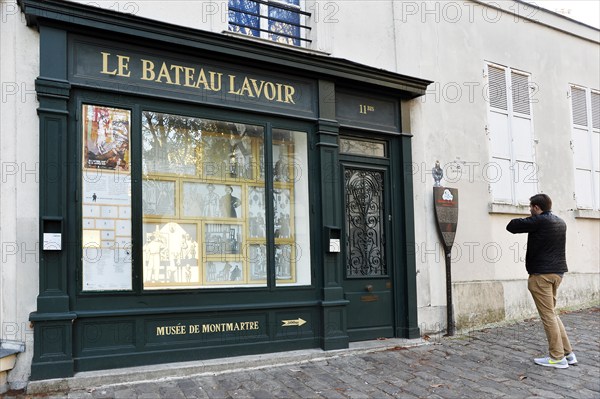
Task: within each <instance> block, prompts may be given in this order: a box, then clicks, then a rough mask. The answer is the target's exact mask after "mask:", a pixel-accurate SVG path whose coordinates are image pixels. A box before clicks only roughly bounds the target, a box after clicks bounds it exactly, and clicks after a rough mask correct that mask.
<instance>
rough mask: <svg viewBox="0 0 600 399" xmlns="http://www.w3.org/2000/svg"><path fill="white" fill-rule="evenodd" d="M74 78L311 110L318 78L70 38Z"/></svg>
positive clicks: (246, 104) (256, 105)
mask: <svg viewBox="0 0 600 399" xmlns="http://www.w3.org/2000/svg"><path fill="white" fill-rule="evenodd" d="M71 46H72V49H73V51H72V52H71V53H70V54H71V68H70V71H71V80H72V81H73V82H76V83H83V84H85V85H93V86H97V85H98V84H102V85H103V86H108V87H109V88H112V89H117V90H120V91H128V92H132V93H133V94H138V93H136V92H139V93H141V94H150V93H153V92H154V93H156V94H159V95H168V96H170V97H172V96H173V93H177V96H178V97H183V98H189V99H193V100H195V101H198V100H201V101H203V102H209V103H221V104H228V105H231V104H236V105H238V106H243V107H249V108H261V107H267V108H275V109H285V110H286V111H287V112H292V113H295V114H301V115H313V114H314V105H313V101H312V93H313V91H314V82H311V81H310V80H303V79H297V78H294V79H291V78H289V77H286V76H283V75H279V74H275V73H269V74H267V73H265V72H263V71H259V70H251V69H250V68H246V67H243V69H241V68H242V67H235V66H232V65H230V64H225V63H218V62H215V61H212V60H211V61H210V62H207V61H205V60H202V61H200V60H198V59H196V58H193V57H189V58H181V56H175V55H173V54H166V55H164V56H163V55H157V54H150V53H146V52H144V51H142V50H139V49H137V48H136V49H127V48H115V47H113V46H110V44H107V45H100V44H96V43H94V44H92V43H89V42H87V41H86V42H83V41H79V40H73V41H72V42H71Z"/></svg>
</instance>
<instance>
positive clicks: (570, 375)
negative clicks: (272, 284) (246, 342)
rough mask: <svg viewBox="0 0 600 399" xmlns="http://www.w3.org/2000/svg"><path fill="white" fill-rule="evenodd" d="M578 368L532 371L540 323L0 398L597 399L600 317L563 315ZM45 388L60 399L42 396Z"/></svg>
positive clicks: (88, 380)
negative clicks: (532, 398) (537, 398)
mask: <svg viewBox="0 0 600 399" xmlns="http://www.w3.org/2000/svg"><path fill="white" fill-rule="evenodd" d="M561 319H562V321H563V323H564V324H565V328H566V329H567V332H568V333H569V338H570V339H571V343H572V344H573V347H574V349H575V353H576V354H577V359H578V360H579V365H577V366H571V367H569V368H568V369H564V370H559V369H553V368H546V367H541V366H537V365H535V364H534V363H533V360H532V359H533V358H534V357H538V356H545V355H546V338H545V334H544V331H543V327H542V324H541V321H540V320H539V319H537V318H536V319H532V320H526V321H523V322H520V323H517V324H513V325H509V326H503V327H496V328H490V329H486V330H481V331H474V332H471V333H469V334H466V335H460V336H455V337H451V338H438V339H433V338H432V339H429V340H427V341H423V340H399V339H398V340H396V339H393V340H381V341H369V342H365V343H357V344H353V346H352V347H351V348H350V349H347V350H341V351H331V352H323V351H320V350H310V351H297V352H285V353H279V354H270V355H261V356H254V357H252V356H248V357H240V358H235V359H221V360H216V361H206V362H189V363H183V364H181V363H179V364H169V365H159V366H152V367H144V368H132V369H126V370H115V371H109V372H106V371H105V372H102V373H98V372H93V373H78V375H77V376H76V377H73V378H70V379H64V380H51V381H47V382H44V384H42V383H40V382H33V383H32V384H30V386H29V388H28V393H27V394H23V393H21V394H20V395H16V394H15V393H13V394H7V395H5V397H6V398H19V399H21V398H45V397H51V398H56V399H59V398H61V399H62V398H69V399H79V398H86V399H88V398H89V399H95V398H124V399H125V398H126V399H129V398H169V399H171V398H264V399H271V398H276V399H280V398H339V399H347V398H352V399H358V398H377V399H379V398H529V397H542V398H600V308H590V309H585V310H581V311H575V312H568V313H563V314H562V315H561ZM44 387H45V388H49V387H51V388H52V389H53V390H54V391H59V392H58V393H47V391H46V393H44V392H42V391H43V388H44Z"/></svg>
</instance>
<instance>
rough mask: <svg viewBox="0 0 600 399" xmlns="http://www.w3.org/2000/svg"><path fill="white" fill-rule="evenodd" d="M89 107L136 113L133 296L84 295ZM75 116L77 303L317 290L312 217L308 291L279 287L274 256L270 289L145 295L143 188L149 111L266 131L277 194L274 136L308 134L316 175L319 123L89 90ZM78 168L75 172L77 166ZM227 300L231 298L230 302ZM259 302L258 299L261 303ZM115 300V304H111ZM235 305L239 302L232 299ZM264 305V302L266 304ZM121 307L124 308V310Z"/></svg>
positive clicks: (80, 94) (74, 107)
mask: <svg viewBox="0 0 600 399" xmlns="http://www.w3.org/2000/svg"><path fill="white" fill-rule="evenodd" d="M84 104H87V105H95V106H104V107H111V108H122V109H126V110H129V111H130V113H131V132H130V151H131V165H130V173H131V175H130V181H131V193H132V194H131V195H132V197H131V207H132V212H131V237H132V238H131V240H132V258H133V259H132V262H131V270H132V272H131V276H132V284H131V287H132V288H131V290H84V289H83V261H82V255H83V250H82V245H81V244H82V237H81V236H82V230H83V225H82V224H83V217H82V201H81V195H82V177H83V175H82V173H83V168H82V166H83V158H82V155H83V154H82V150H83V148H82V146H83V131H82V123H83V118H84V117H85V116H84V115H83V114H82V110H83V106H84ZM70 110H71V112H72V115H75V117H74V118H71V122H70V129H71V131H73V132H75V134H73V135H71V139H70V140H69V144H68V145H69V147H70V148H71V150H70V151H69V153H70V154H72V156H73V158H71V162H70V163H69V165H70V168H69V170H70V172H69V174H70V176H71V177H70V179H69V182H70V183H69V185H70V186H71V187H73V188H74V190H73V191H74V195H73V197H72V199H69V203H70V204H72V205H73V206H69V208H70V209H69V220H70V222H69V224H70V226H71V227H70V231H71V235H70V238H69V240H70V242H73V243H76V245H74V246H73V251H71V253H72V259H73V262H70V264H71V265H73V266H72V267H69V274H70V275H71V282H72V283H71V284H70V289H72V290H73V291H74V293H75V294H76V295H75V296H76V298H77V299H76V302H87V300H88V299H89V300H92V301H93V299H94V298H108V297H111V298H112V297H114V298H123V297H131V299H133V298H135V297H139V296H140V295H141V296H144V297H159V296H165V295H167V296H173V297H179V298H181V297H182V296H184V297H185V296H187V295H190V294H191V295H199V294H200V295H204V294H206V295H208V296H211V295H212V296H213V297H215V298H217V297H221V296H222V295H223V293H224V292H226V293H228V295H229V296H231V297H236V296H237V295H231V293H232V292H234V293H236V294H240V295H243V294H245V293H250V292H264V293H267V294H268V293H270V292H273V291H276V292H279V291H285V292H292V291H307V290H314V288H315V286H316V284H317V281H316V273H315V265H316V264H317V262H316V259H317V258H316V256H317V254H318V244H317V242H318V241H317V234H316V231H315V222H316V220H315V219H314V217H312V216H313V214H312V212H311V213H310V215H311V217H310V218H309V219H310V220H309V224H308V226H309V232H308V234H309V240H310V247H311V250H310V254H309V261H308V263H309V266H308V267H309V270H308V273H309V274H310V282H309V283H308V284H304V285H279V284H277V280H276V272H275V265H274V264H273V258H274V256H273V255H270V256H269V258H268V260H267V271H268V275H267V283H266V285H256V286H254V285H250V286H238V287H223V288H221V287H214V288H212V287H211V288H204V287H198V288H185V289H175V290H174V289H152V290H148V289H144V281H143V261H142V259H143V258H142V257H143V249H142V246H143V223H144V215H143V211H142V184H143V183H142V182H143V173H142V172H143V171H142V153H141V145H142V137H141V129H142V121H141V117H142V112H143V111H145V110H152V111H155V112H162V113H169V114H174V115H182V116H186V117H194V118H202V119H211V120H221V121H226V122H230V123H246V124H252V125H259V126H262V127H264V129H265V130H264V131H265V137H264V146H265V148H264V156H265V160H264V162H265V165H268V167H266V169H265V182H264V183H265V191H266V192H267V193H268V192H270V191H269V189H272V186H273V182H272V173H273V167H274V163H273V162H272V143H273V140H272V131H273V130H274V129H285V130H292V131H300V132H305V134H306V146H307V148H306V151H307V158H308V159H307V163H308V167H309V169H310V165H311V162H314V159H315V156H316V155H315V154H314V151H315V149H314V146H313V145H311V143H312V142H313V140H314V133H315V127H314V123H311V122H310V121H303V120H297V119H291V118H290V119H288V118H286V117H278V116H276V115H273V116H266V115H264V114H258V113H250V112H248V111H242V110H227V109H215V108H213V107H207V106H204V105H202V104H181V103H176V102H173V101H169V100H167V99H149V98H140V97H137V96H135V95H131V96H129V95H119V96H114V95H111V94H109V93H98V92H91V91H88V90H85V89H81V90H74V93H73V96H72V100H71V102H70ZM71 165H72V166H74V167H72V166H71ZM307 186H308V187H307V188H308V200H309V208H310V209H312V207H310V204H312V203H314V201H315V198H316V197H315V196H316V195H317V193H316V190H317V183H316V182H314V179H310V178H308V181H307ZM265 200H266V203H267V204H269V201H271V202H272V201H273V197H272V196H271V195H269V194H267V197H266V198H265ZM269 208H272V205H271V206H267V209H266V214H267V219H269V215H270V214H272V209H271V210H270V209H269ZM271 225H272V223H270V222H267V226H266V227H267V229H268V230H267V237H266V245H267V251H268V253H269V254H271V253H273V254H274V251H275V246H276V242H275V239H274V237H273V231H272V230H273V229H272V228H271V227H272V226H271ZM226 298H227V299H228V298H229V297H226ZM258 298H259V297H257V300H259V299H258ZM111 300H112V299H111ZM231 300H233V299H231ZM263 300H264V298H263ZM131 306H132V307H135V306H136V305H135V303H134V302H132V304H131ZM119 307H123V306H122V305H119Z"/></svg>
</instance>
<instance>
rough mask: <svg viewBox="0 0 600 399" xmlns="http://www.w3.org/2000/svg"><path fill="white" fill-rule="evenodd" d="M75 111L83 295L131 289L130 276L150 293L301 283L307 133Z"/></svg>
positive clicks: (306, 230) (306, 240)
mask: <svg viewBox="0 0 600 399" xmlns="http://www.w3.org/2000/svg"><path fill="white" fill-rule="evenodd" d="M82 115H83V118H82V119H83V121H82V142H83V151H82V158H83V159H82V192H83V201H82V216H83V218H82V247H83V256H82V259H83V261H82V281H83V284H82V290H83V291H128V290H133V287H134V286H135V284H133V283H132V281H135V279H136V278H138V277H136V276H138V275H139V279H140V280H141V281H140V284H141V287H142V289H143V290H148V291H156V290H178V289H179V290H180V289H216V288H234V287H240V288H244V287H268V286H269V284H275V285H276V286H300V285H310V284H311V271H310V268H311V263H310V223H309V208H308V203H309V194H308V192H309V190H308V173H307V172H308V140H307V132H306V131H294V130H288V129H281V128H272V127H271V125H270V124H264V125H261V124H257V123H253V124H248V123H239V122H235V123H234V122H230V121H227V120H216V119H207V118H200V117H193V116H185V115H177V114H172V113H164V112H156V111H150V110H141V111H139V112H132V111H131V110H127V109H121V108H113V107H107V106H100V105H93V104H83V105H82ZM136 115H137V116H136ZM134 118H138V119H137V120H136V121H135V123H132V119H134ZM132 126H138V127H139V128H138V131H132ZM131 135H135V137H139V146H140V147H141V148H140V149H139V154H140V156H139V157H138V158H139V159H137V160H133V162H139V163H138V164H137V165H140V171H141V179H139V181H138V179H131V162H132V160H131V152H132V151H131V148H130V143H131V140H130V137H131ZM134 142H138V141H134ZM267 145H268V146H269V147H268V148H267ZM134 153H136V152H135V151H134ZM267 159H269V161H268V162H267V161H266V160H267ZM266 165H268V166H269V167H268V168H267V167H266ZM135 184H139V185H140V186H141V187H140V189H139V190H136V189H134V188H133V185H135ZM136 192H139V193H140V194H141V195H140V198H135V196H133V195H132V193H136ZM132 204H141V220H134V219H132V211H131V209H132ZM132 225H136V226H138V225H139V226H141V227H140V228H138V229H133V231H137V232H138V236H135V235H134V234H132ZM134 245H138V246H139V247H140V250H139V251H132V247H133V246H134ZM133 253H136V254H139V256H138V258H139V259H136V258H135V257H134V256H133V255H132V254H133ZM136 267H137V269H136ZM134 270H139V271H140V273H135V272H134ZM270 281H271V283H269V282H270Z"/></svg>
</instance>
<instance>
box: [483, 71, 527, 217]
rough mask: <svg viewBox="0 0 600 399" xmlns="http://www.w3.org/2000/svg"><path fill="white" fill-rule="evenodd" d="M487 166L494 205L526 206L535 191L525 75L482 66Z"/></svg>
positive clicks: (486, 170) (487, 176) (519, 72)
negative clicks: (488, 149) (485, 88)
mask: <svg viewBox="0 0 600 399" xmlns="http://www.w3.org/2000/svg"><path fill="white" fill-rule="evenodd" d="M486 67H487V77H488V88H489V91H488V92H489V114H488V134H489V139H490V143H491V155H492V156H491V163H490V164H489V165H487V167H486V168H484V170H485V173H486V178H487V180H488V181H489V182H490V185H491V191H492V196H493V200H494V202H499V203H507V204H513V205H520V204H528V203H529V198H530V197H531V196H532V195H534V194H535V193H536V192H537V167H536V164H535V156H534V154H535V151H534V137H533V124H532V112H531V102H532V101H531V90H532V87H531V85H530V82H529V78H530V76H529V74H528V73H525V72H521V71H517V70H514V69H512V68H508V67H502V66H498V65H486Z"/></svg>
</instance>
